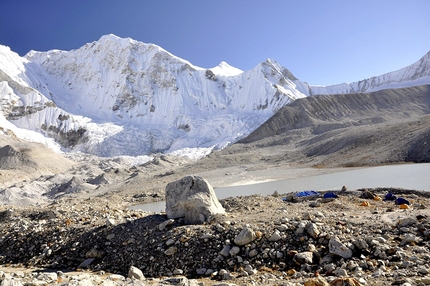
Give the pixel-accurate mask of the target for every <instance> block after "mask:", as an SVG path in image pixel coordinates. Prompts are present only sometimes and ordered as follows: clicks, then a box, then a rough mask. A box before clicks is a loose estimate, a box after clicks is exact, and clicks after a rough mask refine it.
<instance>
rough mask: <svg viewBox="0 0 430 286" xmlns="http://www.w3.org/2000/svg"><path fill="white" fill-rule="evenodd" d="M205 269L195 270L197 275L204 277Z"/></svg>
mask: <svg viewBox="0 0 430 286" xmlns="http://www.w3.org/2000/svg"><path fill="white" fill-rule="evenodd" d="M206 271H207V269H206V268H197V269H196V273H197V275H205V274H206Z"/></svg>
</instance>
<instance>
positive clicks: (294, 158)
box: [216, 85, 430, 167]
mask: <svg viewBox="0 0 430 286" xmlns="http://www.w3.org/2000/svg"><path fill="white" fill-rule="evenodd" d="M429 140H430V85H422V86H416V87H409V88H401V89H389V90H380V91H376V92H372V93H355V94H341V95H319V96H314V97H307V98H302V99H298V100H296V101H294V102H293V103H291V104H288V105H287V106H285V107H283V108H282V109H281V110H279V111H278V112H277V113H276V114H275V115H274V116H273V117H271V118H270V119H269V120H267V121H266V122H265V123H264V124H262V125H261V126H260V127H259V128H257V129H256V130H254V131H253V132H252V133H251V134H250V135H249V136H247V137H246V138H244V139H242V140H240V141H239V142H238V143H236V144H233V145H232V146H229V147H228V148H225V149H224V150H222V151H221V152H218V153H217V155H216V158H218V161H225V160H228V158H230V157H232V156H233V157H234V158H235V160H237V161H240V162H241V164H246V162H252V163H255V162H260V161H261V162H264V163H265V164H269V163H270V164H295V163H298V164H300V166H319V167H322V166H325V167H344V166H369V165H379V164H387V163H398V162H430V144H429V142H430V141H429ZM233 154H234V155H233ZM262 164H263V163H262Z"/></svg>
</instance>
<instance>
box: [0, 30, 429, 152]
mask: <svg viewBox="0 0 430 286" xmlns="http://www.w3.org/2000/svg"><path fill="white" fill-rule="evenodd" d="M429 58H430V53H429V54H427V55H426V56H424V57H423V58H422V59H421V60H420V61H418V62H417V63H415V64H413V65H411V66H409V67H406V68H404V69H402V70H399V71H396V72H393V73H388V74H385V75H382V76H379V77H374V78H371V79H367V80H363V81H359V82H355V83H351V84H347V83H344V84H340V85H332V86H312V85H309V84H308V83H306V82H304V81H300V80H299V79H297V78H296V77H295V76H294V75H293V74H292V73H291V72H290V71H289V70H288V69H287V68H285V67H283V66H281V65H280V64H279V63H277V62H276V61H275V60H272V59H268V60H266V61H264V62H261V63H259V64H258V65H256V66H255V67H254V68H253V69H251V70H248V71H242V70H240V69H237V68H235V67H232V66H230V65H229V64H228V63H226V62H221V63H220V64H219V65H218V66H216V67H213V68H201V67H198V66H195V65H193V64H191V63H190V62H188V61H186V60H184V59H181V58H179V57H177V56H175V55H173V54H171V53H169V52H168V51H166V50H164V49H162V48H161V47H159V46H157V45H155V44H146V43H143V42H139V41H136V40H133V39H130V38H120V37H117V36H115V35H112V34H110V35H105V36H102V37H101V38H100V39H99V40H98V41H95V42H92V43H87V44H85V45H84V46H82V47H80V48H78V49H76V50H71V51H61V50H51V51H47V52H37V51H30V52H29V53H28V54H27V55H25V56H24V57H20V56H19V55H18V54H16V53H14V52H13V51H11V50H10V48H9V47H6V46H2V45H0V100H1V105H0V108H1V115H2V117H1V118H0V119H1V120H0V127H1V128H2V130H6V131H7V130H11V131H12V132H14V133H15V134H16V135H17V136H18V137H20V136H23V135H22V134H24V133H26V132H25V131H28V132H27V134H38V135H37V136H36V135H34V136H33V135H27V136H26V140H30V141H36V142H44V143H45V144H47V145H49V146H51V147H52V148H54V149H55V150H61V151H63V152H78V151H81V152H85V153H90V154H94V155H97V156H103V157H112V156H143V155H148V156H150V155H151V154H156V153H172V154H175V155H178V156H185V157H187V156H188V157H189V158H194V159H195V158H199V156H204V155H205V154H208V152H210V150H212V149H221V148H224V147H225V146H227V145H229V144H232V143H234V142H236V141H238V140H239V139H241V138H243V137H245V136H246V135H248V134H249V133H250V132H252V131H253V130H255V129H256V128H257V127H258V126H260V125H261V124H262V123H264V122H265V121H266V120H267V119H269V118H270V117H271V116H272V115H273V114H275V113H276V112H277V111H278V110H279V109H280V108H281V107H283V106H285V105H286V104H288V103H290V102H292V101H294V100H296V99H298V98H302V97H306V96H311V95H315V94H328V93H332V94H333V93H351V92H357V91H360V92H364V91H372V90H377V89H383V88H393V87H403V86H410V85H416V84H423V83H430V68H429V67H430V64H429V63H430V59H429ZM30 131H31V132H30ZM43 138H45V139H43ZM187 154H188V155H187ZM199 154H200V155H199Z"/></svg>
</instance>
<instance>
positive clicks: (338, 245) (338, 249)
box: [328, 236, 352, 259]
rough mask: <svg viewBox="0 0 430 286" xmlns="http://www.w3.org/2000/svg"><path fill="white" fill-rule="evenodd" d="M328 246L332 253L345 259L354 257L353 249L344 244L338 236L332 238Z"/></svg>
mask: <svg viewBox="0 0 430 286" xmlns="http://www.w3.org/2000/svg"><path fill="white" fill-rule="evenodd" d="M328 247H329V252H330V253H332V254H336V255H339V256H340V257H343V258H345V259H348V258H351V257H352V250H351V249H350V248H348V247H347V246H346V245H345V244H343V243H342V242H341V241H340V239H339V238H338V237H337V236H334V237H332V238H330V241H329V244H328Z"/></svg>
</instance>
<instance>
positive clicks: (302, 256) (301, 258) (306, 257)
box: [293, 251, 313, 265]
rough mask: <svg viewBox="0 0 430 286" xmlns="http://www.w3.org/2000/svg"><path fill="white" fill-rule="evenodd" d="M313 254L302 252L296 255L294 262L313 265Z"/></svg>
mask: <svg viewBox="0 0 430 286" xmlns="http://www.w3.org/2000/svg"><path fill="white" fill-rule="evenodd" d="M312 258H313V253H312V252H310V251H305V252H300V253H297V254H296V255H294V258H293V260H294V262H295V263H297V264H299V265H301V264H304V263H308V264H312Z"/></svg>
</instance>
